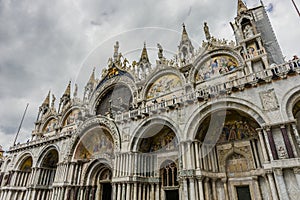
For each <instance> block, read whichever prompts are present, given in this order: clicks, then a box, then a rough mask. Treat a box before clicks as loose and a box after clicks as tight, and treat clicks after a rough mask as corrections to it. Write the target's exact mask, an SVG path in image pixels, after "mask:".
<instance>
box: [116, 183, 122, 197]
mask: <svg viewBox="0 0 300 200" xmlns="http://www.w3.org/2000/svg"><path fill="white" fill-rule="evenodd" d="M116 185H117V200H120V199H121V184H120V183H116Z"/></svg>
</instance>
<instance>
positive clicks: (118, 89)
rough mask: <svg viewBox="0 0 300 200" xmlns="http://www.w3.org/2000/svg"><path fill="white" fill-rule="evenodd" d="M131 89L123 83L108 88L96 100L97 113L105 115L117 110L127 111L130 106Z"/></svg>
mask: <svg viewBox="0 0 300 200" xmlns="http://www.w3.org/2000/svg"><path fill="white" fill-rule="evenodd" d="M131 104H132V94H131V90H130V89H129V88H128V87H127V86H125V85H116V86H114V87H112V88H110V89H109V90H108V91H107V92H106V93H105V94H104V95H103V96H102V97H101V98H100V99H99V101H98V105H97V106H96V114H97V115H107V114H108V113H115V112H118V111H124V110H125V111H128V110H129V108H130V107H131V106H132V105H131Z"/></svg>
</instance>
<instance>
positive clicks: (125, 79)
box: [89, 76, 138, 114]
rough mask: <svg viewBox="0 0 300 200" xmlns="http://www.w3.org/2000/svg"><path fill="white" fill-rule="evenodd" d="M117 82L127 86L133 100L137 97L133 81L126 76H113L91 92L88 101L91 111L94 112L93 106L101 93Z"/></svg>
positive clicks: (136, 89)
mask: <svg viewBox="0 0 300 200" xmlns="http://www.w3.org/2000/svg"><path fill="white" fill-rule="evenodd" d="M117 84H119V85H124V86H126V87H128V88H129V90H130V91H131V94H132V98H133V101H134V99H136V98H137V95H138V88H137V86H136V84H135V82H134V81H133V80H132V79H131V78H129V77H127V76H115V77H113V78H111V79H109V80H107V81H105V82H104V83H103V84H101V85H98V86H97V88H96V90H95V91H94V92H93V94H92V96H91V99H90V102H89V104H90V108H91V109H92V110H91V113H93V114H95V108H96V106H97V103H98V101H99V99H100V98H101V97H102V95H104V94H105V93H106V92H107V91H109V90H110V89H112V88H113V87H114V86H116V85H117Z"/></svg>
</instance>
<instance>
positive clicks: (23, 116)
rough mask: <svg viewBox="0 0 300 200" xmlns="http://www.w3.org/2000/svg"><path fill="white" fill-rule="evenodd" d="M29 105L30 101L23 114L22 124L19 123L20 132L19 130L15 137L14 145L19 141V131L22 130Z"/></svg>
mask: <svg viewBox="0 0 300 200" xmlns="http://www.w3.org/2000/svg"><path fill="white" fill-rule="evenodd" d="M28 105H29V103H27V105H26V108H25V111H24V114H23V117H22V119H21V123H20V125H19V129H18V132H17V134H16V137H15V141H14V146H15V145H16V141H17V138H18V135H19V132H20V130H21V127H22V124H23V120H24V117H25V114H26V111H27V108H28Z"/></svg>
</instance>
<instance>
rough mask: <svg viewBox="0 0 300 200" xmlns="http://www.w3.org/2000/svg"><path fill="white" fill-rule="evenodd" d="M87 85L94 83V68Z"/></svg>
mask: <svg viewBox="0 0 300 200" xmlns="http://www.w3.org/2000/svg"><path fill="white" fill-rule="evenodd" d="M88 83H95V67H94V69H93V72H92V74H91V76H90V79H89V82H88Z"/></svg>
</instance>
